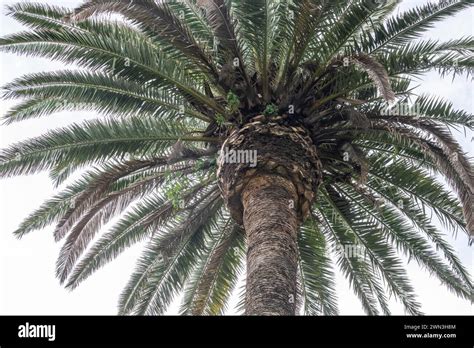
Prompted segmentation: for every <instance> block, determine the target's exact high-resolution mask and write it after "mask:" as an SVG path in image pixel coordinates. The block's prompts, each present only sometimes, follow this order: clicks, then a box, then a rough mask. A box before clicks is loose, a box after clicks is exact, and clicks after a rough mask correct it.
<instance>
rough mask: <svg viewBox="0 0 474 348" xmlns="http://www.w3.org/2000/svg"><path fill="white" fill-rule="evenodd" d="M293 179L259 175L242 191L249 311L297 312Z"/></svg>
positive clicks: (247, 305) (250, 313)
mask: <svg viewBox="0 0 474 348" xmlns="http://www.w3.org/2000/svg"><path fill="white" fill-rule="evenodd" d="M296 198H297V193H296V189H295V187H294V185H293V183H292V182H291V181H289V180H287V179H284V178H281V177H278V176H266V175H264V176H257V177H255V178H253V179H252V180H250V182H249V183H248V184H247V186H246V187H245V189H244V192H243V193H242V201H243V206H244V227H245V232H246V234H247V248H248V249H247V284H246V287H247V289H246V304H245V308H246V314H247V315H294V314H295V306H296V305H295V298H296V275H297V265H298V250H297V245H296V241H297V231H298V217H297V214H296V210H295V209H294V206H293V202H295V201H296Z"/></svg>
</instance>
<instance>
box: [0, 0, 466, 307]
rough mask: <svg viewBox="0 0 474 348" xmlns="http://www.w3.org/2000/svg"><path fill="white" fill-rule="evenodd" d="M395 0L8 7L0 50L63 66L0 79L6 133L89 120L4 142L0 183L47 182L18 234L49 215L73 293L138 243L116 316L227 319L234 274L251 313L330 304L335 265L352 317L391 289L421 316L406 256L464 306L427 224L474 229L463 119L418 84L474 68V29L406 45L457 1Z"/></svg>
mask: <svg viewBox="0 0 474 348" xmlns="http://www.w3.org/2000/svg"><path fill="white" fill-rule="evenodd" d="M398 3H399V1H367V0H366V1H338V0H331V1H317V0H297V1H296V0H295V1H279V0H232V1H230V0H229V1H225V0H199V1H197V2H195V1H188V0H186V1H175V2H171V1H167V2H160V1H149V0H134V1H129V0H113V1H112V0H88V1H85V2H84V3H83V4H82V5H81V6H80V7H78V8H76V9H65V8H59V7H53V6H48V5H44V4H29V3H20V4H17V5H14V6H10V7H8V12H9V14H10V15H11V16H12V17H14V18H15V19H16V20H18V21H19V22H21V23H22V24H24V25H26V26H28V27H29V29H27V30H26V31H25V32H20V33H15V34H13V35H9V36H6V37H4V38H2V39H1V41H0V47H1V50H2V51H3V52H12V53H18V54H23V55H27V56H35V57H36V56H38V57H46V58H50V59H53V60H56V61H60V62H62V63H64V64H73V65H74V66H75V68H70V70H67V69H66V70H63V71H54V72H45V73H37V74H30V75H27V76H24V77H21V78H18V79H16V80H15V81H13V82H11V83H9V84H8V85H6V86H4V97H5V98H18V99H21V102H20V103H19V104H18V105H17V106H15V107H14V108H13V109H12V110H10V111H9V112H8V113H7V114H6V115H4V118H3V121H4V123H6V124H11V123H14V122H20V121H26V120H29V119H32V118H36V117H47V116H48V115H50V114H53V113H55V112H59V111H64V110H93V111H96V112H97V113H98V114H99V115H100V116H101V117H100V118H97V119H94V120H90V121H87V122H84V123H80V124H77V123H74V124H71V125H70V126H68V127H65V128H61V129H56V130H52V131H49V132H47V133H45V134H41V135H39V136H38V137H37V138H33V139H29V140H25V141H22V142H19V143H17V144H13V145H11V146H10V147H8V148H6V149H4V150H3V151H2V152H1V155H0V156H1V157H0V173H1V175H2V176H3V177H10V176H16V175H25V174H35V173H38V172H40V171H48V172H49V173H50V176H51V179H52V181H53V182H54V184H55V185H56V186H60V190H59V191H58V192H59V193H57V194H56V195H55V196H54V197H53V198H52V199H50V200H48V201H46V202H45V203H44V204H43V205H42V206H41V207H40V208H39V209H38V210H36V211H35V212H33V213H32V214H31V215H30V216H29V217H28V218H27V219H26V220H25V221H24V222H23V223H22V224H21V226H20V227H19V228H18V230H17V231H16V232H15V233H16V235H17V236H18V237H23V236H24V235H26V234H28V233H29V232H31V231H33V230H37V229H42V228H44V227H45V226H47V225H50V224H56V229H55V232H54V237H55V239H56V240H57V241H60V240H63V239H64V244H63V245H62V249H61V251H60V255H59V258H58V261H57V276H58V278H59V279H60V281H61V283H63V284H65V286H66V287H67V288H70V289H74V288H76V287H77V286H78V285H79V284H80V283H81V282H82V281H84V280H85V279H86V278H88V277H89V276H90V275H91V274H92V273H94V272H95V271H97V270H98V269H99V268H101V267H102V266H104V265H105V264H107V263H108V262H110V261H112V260H113V259H115V258H116V257H117V256H118V255H120V253H121V252H123V251H124V250H125V249H127V248H128V247H130V246H131V245H133V244H134V243H138V242H143V243H145V244H146V247H145V250H144V251H143V255H142V256H141V257H140V258H139V260H138V262H137V265H136V270H135V272H134V273H133V274H132V275H131V278H130V280H129V282H128V284H127V285H126V287H125V289H124V290H123V293H122V295H121V298H120V300H119V313H120V314H162V313H165V312H166V310H167V308H168V307H169V305H170V304H171V303H172V302H173V299H175V298H178V297H177V296H182V304H181V313H183V314H195V315H200V314H223V313H225V311H226V308H227V306H228V302H229V298H230V297H231V295H232V294H233V293H234V292H239V290H238V286H237V284H238V281H239V279H240V277H241V276H243V275H245V279H246V282H245V291H241V292H240V296H241V301H240V308H243V310H244V313H246V314H248V315H294V314H298V313H302V312H304V313H306V314H311V315H318V314H322V315H335V314H337V313H338V310H337V304H336V302H337V301H336V298H337V296H336V293H335V286H334V274H333V267H334V266H333V263H334V264H336V265H337V266H338V267H339V268H340V269H341V271H342V272H343V274H344V275H345V276H346V277H347V278H348V280H349V283H350V286H351V287H352V289H353V291H354V292H355V294H356V295H357V296H358V298H359V299H360V301H361V303H362V306H363V308H364V310H365V311H366V312H367V313H368V314H371V315H376V314H389V313H390V309H389V306H388V295H390V296H395V298H397V299H398V300H399V301H400V302H401V303H402V304H403V305H404V308H405V309H406V311H407V313H410V314H420V313H421V308H420V305H419V303H418V302H417V299H416V296H415V292H414V289H413V287H412V285H411V284H410V281H409V279H408V277H407V274H406V271H405V268H404V265H405V262H404V259H403V257H405V256H406V257H407V258H408V259H409V260H414V261H416V262H417V263H418V264H419V265H420V266H421V267H423V268H424V269H425V270H426V271H427V272H429V273H430V274H432V275H434V276H436V277H437V278H439V280H440V281H441V283H442V284H444V285H445V286H446V287H447V288H448V289H449V290H451V291H452V292H453V293H455V294H456V295H458V296H460V297H462V298H465V299H467V300H471V292H472V282H471V279H470V277H471V276H470V274H469V271H468V270H467V269H466V268H465V267H464V266H463V265H462V264H461V263H460V260H459V258H458V257H457V256H456V253H455V251H454V250H453V248H452V247H451V246H450V244H449V243H448V242H447V241H446V240H445V236H444V234H445V231H451V232H453V233H456V232H457V231H462V232H464V233H467V234H468V236H470V237H472V236H473V235H474V217H473V215H472V206H473V202H472V199H473V189H474V188H473V169H472V164H471V163H470V159H469V158H468V156H467V154H466V153H464V152H463V149H462V148H461V146H460V145H459V144H458V142H457V141H456V140H455V139H454V138H453V136H452V134H451V130H453V129H459V130H463V129H464V130H465V131H472V129H473V119H472V115H471V114H470V113H468V112H465V111H462V110H456V109H454V108H453V107H452V104H451V103H450V102H449V101H446V100H443V99H441V98H438V97H436V96H428V95H418V94H417V93H416V89H414V88H413V82H414V81H415V79H416V78H418V77H419V76H420V75H421V74H423V73H425V72H427V71H431V70H434V71H437V72H439V73H440V75H441V76H450V77H451V76H463V77H466V76H467V78H468V79H471V78H472V75H471V73H472V67H473V65H474V59H473V54H472V53H473V49H474V38H473V37H471V36H468V37H463V38H456V39H453V40H450V41H446V42H439V41H436V40H425V39H422V38H421V36H422V34H423V33H424V32H425V31H427V30H428V29H430V28H431V27H432V26H433V25H434V24H435V23H437V22H438V21H440V20H442V19H444V18H446V17H449V16H452V15H454V14H456V13H458V12H459V11H462V10H465V9H468V8H469V7H470V6H471V5H472V4H473V3H474V1H472V0H463V1H443V2H440V3H426V4H425V5H422V6H420V7H416V8H413V9H411V10H408V11H406V12H401V13H398V14H395V12H394V10H395V8H396V7H397V5H398ZM407 104H408V105H412V106H414V107H416V110H417V112H416V114H413V113H410V112H407V111H406V108H403V107H402V106H403V105H407ZM387 111H389V112H387ZM221 150H225V152H226V153H233V154H249V153H253V152H252V151H256V153H257V157H256V158H257V162H256V163H253V164H252V163H249V161H234V160H231V159H230V157H226V156H224V155H223V153H224V152H223V151H221ZM219 154H221V155H219ZM78 173H79V179H76V178H77V177H78V176H77V175H78ZM73 174H74V175H73ZM443 177H444V179H445V182H441V181H440V178H443ZM446 183H447V184H448V185H450V187H451V189H449V188H448V186H446ZM433 216H436V219H435V220H438V221H439V222H440V224H439V226H442V228H443V230H445V231H440V230H439V229H438V228H437V227H436V226H437V224H436V221H432V217H433ZM109 222H111V223H113V224H112V225H111V226H110V227H109V225H107V227H108V228H107V229H106V230H104V226H105V225H106V224H107V223H109ZM102 230H104V231H103V233H102V234H100V233H99V232H101V231H102ZM348 246H349V247H351V246H357V247H358V248H359V247H360V248H361V249H360V250H363V252H362V253H361V254H363V255H351V253H348V252H347V247H348ZM245 267H246V271H245V270H244V268H245ZM103 296H106V294H103Z"/></svg>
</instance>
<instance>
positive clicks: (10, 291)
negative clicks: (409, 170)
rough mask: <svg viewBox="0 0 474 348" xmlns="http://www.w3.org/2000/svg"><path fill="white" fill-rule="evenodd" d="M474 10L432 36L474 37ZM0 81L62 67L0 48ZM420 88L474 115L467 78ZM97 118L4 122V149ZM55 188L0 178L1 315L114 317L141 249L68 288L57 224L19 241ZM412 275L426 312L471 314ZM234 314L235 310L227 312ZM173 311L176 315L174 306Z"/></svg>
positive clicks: (355, 305)
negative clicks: (59, 273) (58, 269)
mask: <svg viewBox="0 0 474 348" xmlns="http://www.w3.org/2000/svg"><path fill="white" fill-rule="evenodd" d="M16 2H18V1H10V0H0V4H2V7H1V13H0V35H1V36H4V35H6V34H9V33H13V32H17V31H19V30H21V29H22V27H21V26H20V25H19V24H17V23H16V22H14V21H13V20H11V18H8V17H6V16H5V6H4V5H6V4H11V3H16ZM44 2H47V3H48V4H55V5H63V6H68V7H74V6H77V5H78V4H80V3H81V1H77V0H60V1H58V0H48V1H44ZM424 2H425V1H419V0H405V1H404V3H403V4H402V8H408V7H411V6H413V5H417V4H422V3H424ZM473 14H474V12H473V10H470V11H465V12H464V13H462V14H460V15H458V16H456V17H454V18H451V19H449V20H446V21H444V22H443V23H442V24H440V25H438V26H437V27H436V28H434V29H433V30H432V31H430V33H429V35H427V36H428V37H432V38H439V39H450V38H459V37H461V36H463V35H473V34H474V33H473V31H474V30H473V29H474V28H473V25H474V21H473V19H474V18H473ZM0 66H1V69H0V71H1V75H0V85H4V84H5V83H7V82H9V81H11V80H12V79H14V78H16V77H19V76H21V75H23V74H26V73H32V72H40V71H47V70H48V71H49V70H56V69H63V68H64V66H61V64H58V63H55V62H50V61H48V60H45V59H39V58H38V59H37V58H35V59H33V58H25V57H20V56H16V55H12V54H4V53H0ZM421 85H422V86H421V87H420V89H419V91H420V93H421V92H430V93H433V94H437V95H440V96H443V97H445V98H448V99H450V100H451V101H453V102H454V103H455V106H456V107H458V108H463V109H465V110H468V111H470V112H473V89H472V83H471V82H470V81H467V80H465V79H458V80H456V81H454V83H452V82H451V79H449V78H447V79H444V80H441V79H440V78H439V77H438V76H437V75H436V74H429V75H428V76H426V77H425V78H424V79H423V81H421ZM13 104H14V103H12V102H10V101H3V100H1V101H0V114H1V115H3V114H4V113H5V112H6V110H8V109H9V108H10V107H11V106H12V105H13ZM95 116H96V115H94V114H92V113H83V112H74V113H72V112H69V113H59V114H55V115H53V116H49V117H47V118H42V119H39V120H31V121H28V122H23V123H21V124H15V125H12V126H8V127H5V126H1V125H0V148H4V147H6V146H7V145H9V144H11V143H13V142H16V141H19V140H22V139H24V138H27V137H31V136H37V135H39V134H41V133H43V132H44V131H45V130H47V129H51V128H56V127H62V126H65V125H67V124H69V123H70V122H71V121H74V122H79V121H82V120H84V119H87V118H94V117H95ZM461 141H462V143H463V145H464V147H465V150H466V151H468V152H469V153H470V155H471V156H472V154H473V148H472V144H471V142H470V139H461ZM53 192H54V189H53V187H52V185H51V182H50V181H49V179H48V176H47V174H40V175H35V176H29V177H19V178H12V179H6V180H0V315H2V314H9V315H21V314H29V315H41V314H43V315H55V314H57V315H61V314H63V315H86V314H89V315H96V314H97V315H98V314H111V315H113V314H116V304H117V301H118V296H119V294H120V292H121V290H122V288H123V287H124V285H125V284H126V282H127V280H128V277H129V275H130V274H131V272H132V270H133V268H134V264H135V260H136V258H137V257H138V256H139V254H140V251H141V246H140V245H138V246H135V247H133V248H131V249H129V250H128V251H126V252H125V253H124V254H123V255H122V256H121V257H119V258H118V259H117V260H115V261H114V262H112V263H110V264H109V265H108V266H106V267H105V268H103V269H101V270H100V271H98V272H97V273H96V274H95V275H94V276H92V277H91V278H90V279H89V280H87V281H86V282H85V283H84V284H82V286H80V287H79V288H78V289H76V290H74V291H73V292H69V291H67V290H65V289H63V288H62V287H60V286H59V283H58V281H57V279H56V278H55V276H54V273H55V272H54V267H55V261H56V257H57V255H58V251H59V248H60V245H59V244H56V243H55V242H54V240H53V237H52V230H53V228H52V227H50V228H47V229H44V230H41V231H36V232H33V233H31V234H29V235H27V236H26V237H24V238H23V239H22V240H17V239H15V238H14V237H13V235H12V232H13V231H14V230H15V229H16V228H17V226H18V225H19V224H20V222H21V221H22V219H24V218H25V217H26V216H27V215H28V214H29V213H30V212H32V211H33V210H34V209H35V208H37V207H38V206H39V205H40V204H41V203H42V202H43V201H44V200H45V199H47V198H48V197H50V196H51V195H52V194H53ZM448 239H449V240H451V241H452V243H453V245H454V247H455V249H456V250H458V251H459V255H460V257H461V259H462V260H463V262H464V264H465V265H466V266H467V267H469V268H470V269H471V274H472V269H473V261H474V258H473V249H472V248H469V247H468V242H467V237H466V236H465V235H461V234H459V236H458V238H457V240H452V238H451V234H450V233H448ZM408 271H409V275H410V278H411V279H412V281H413V285H414V287H415V289H416V291H417V294H418V296H419V301H420V302H421V304H422V309H423V311H424V312H425V313H426V314H431V315H442V314H451V315H454V314H461V315H463V314H464V315H467V314H470V315H472V314H473V306H472V305H470V304H469V302H467V301H462V300H460V299H458V298H457V297H455V296H454V295H452V294H451V293H450V292H448V290H446V289H445V288H444V287H442V286H441V285H440V283H439V281H437V280H435V279H433V278H430V276H429V275H428V273H427V272H425V271H423V270H421V269H419V268H418V267H417V266H416V265H415V264H409V265H408ZM336 281H337V292H338V297H339V308H340V312H341V314H344V315H349V314H350V315H352V314H364V312H363V311H362V308H361V306H360V304H359V301H358V299H357V298H356V297H355V295H353V293H352V291H351V290H350V289H349V285H348V283H347V282H346V280H345V279H344V278H343V277H342V276H341V275H340V274H337V279H336ZM391 302H392V303H391V309H392V313H393V314H404V313H403V310H402V308H401V306H400V304H398V303H396V302H395V301H393V300H392V301H391ZM232 313H235V312H234V311H233V310H231V311H230V314H232ZM169 314H177V306H176V305H173V307H172V308H171V309H170V311H169Z"/></svg>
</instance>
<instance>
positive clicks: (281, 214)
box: [218, 116, 322, 315]
mask: <svg viewBox="0 0 474 348" xmlns="http://www.w3.org/2000/svg"><path fill="white" fill-rule="evenodd" d="M229 151H234V152H241V153H244V152H245V151H247V152H248V151H253V152H256V154H257V156H256V157H257V162H256V163H245V162H238V161H237V162H236V161H228V157H226V156H223V154H228V153H229ZM249 157H250V156H247V157H245V156H242V157H240V158H249ZM321 175H322V173H321V162H320V160H319V158H318V155H317V151H316V148H315V147H314V145H313V143H312V141H311V138H310V137H309V136H308V135H307V133H306V131H305V130H304V128H302V127H299V126H294V125H289V124H287V123H285V121H284V120H282V118H281V117H277V118H273V119H270V120H269V119H267V118H265V117H263V116H259V117H257V118H255V119H254V120H252V121H251V122H250V123H248V124H247V125H245V126H244V127H243V128H241V129H236V130H234V131H233V132H232V134H230V136H229V137H228V138H227V140H226V141H225V142H224V144H223V146H222V151H221V156H220V158H219V169H218V177H219V185H220V188H221V191H222V194H223V197H224V199H225V200H226V203H227V206H228V208H229V210H230V213H231V215H232V217H233V218H234V220H235V221H236V222H237V223H239V224H241V225H243V226H244V228H245V233H246V237H247V292H246V314H247V315H294V314H295V307H296V305H295V302H296V301H295V298H296V283H297V265H298V250H297V235H298V228H299V226H300V224H301V223H302V222H303V220H304V219H305V218H306V217H307V216H308V215H309V214H310V211H311V204H312V202H313V201H314V198H315V192H317V188H318V186H319V184H320V182H321Z"/></svg>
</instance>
